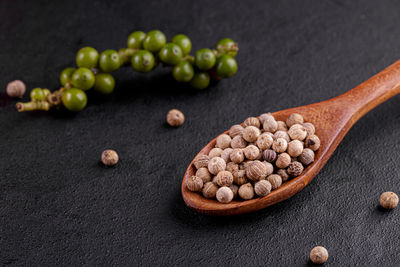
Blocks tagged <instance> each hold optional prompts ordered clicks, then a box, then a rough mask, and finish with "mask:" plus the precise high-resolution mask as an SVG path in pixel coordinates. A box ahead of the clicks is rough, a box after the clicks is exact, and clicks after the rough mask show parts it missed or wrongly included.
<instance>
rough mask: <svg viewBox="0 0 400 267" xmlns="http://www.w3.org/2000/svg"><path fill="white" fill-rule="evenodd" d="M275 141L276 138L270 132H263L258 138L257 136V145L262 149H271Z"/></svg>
mask: <svg viewBox="0 0 400 267" xmlns="http://www.w3.org/2000/svg"><path fill="white" fill-rule="evenodd" d="M273 142H274V139H273V138H272V137H271V136H270V135H268V134H265V133H263V134H261V135H260V136H259V137H258V138H257V142H256V144H257V146H258V147H259V148H260V149H262V150H265V149H269V148H270V147H271V146H272V143H273Z"/></svg>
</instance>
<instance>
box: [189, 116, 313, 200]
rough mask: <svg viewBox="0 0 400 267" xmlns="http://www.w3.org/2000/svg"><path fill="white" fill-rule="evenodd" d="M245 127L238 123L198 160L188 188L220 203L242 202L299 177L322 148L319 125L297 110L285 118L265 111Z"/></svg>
mask: <svg viewBox="0 0 400 267" xmlns="http://www.w3.org/2000/svg"><path fill="white" fill-rule="evenodd" d="M242 125H243V126H242ZM242 125H233V126H232V127H231V129H230V130H229V134H222V135H220V136H218V137H217V139H216V144H215V147H214V148H213V149H211V150H210V152H209V153H208V155H200V156H198V157H197V158H196V159H195V161H194V166H195V167H196V170H197V171H196V174H195V175H194V176H192V177H190V178H189V179H188V180H187V181H186V187H187V189H188V190H190V191H198V192H201V193H202V194H203V196H204V197H206V198H210V199H213V198H216V199H217V200H218V201H219V202H221V203H229V202H231V201H232V199H234V198H235V197H237V196H239V197H240V198H241V199H243V200H249V199H252V198H254V197H255V196H259V197H263V196H266V195H268V194H269V193H270V192H271V191H272V190H275V189H277V188H278V187H280V186H281V185H282V183H283V182H285V181H287V180H289V179H290V178H291V177H296V176H299V175H300V174H301V173H302V172H303V170H304V166H307V165H309V164H311V163H312V162H313V161H314V151H316V150H318V148H319V146H320V140H319V138H318V137H317V136H316V135H315V128H314V125H313V124H312V123H309V122H304V119H303V116H301V115H300V114H297V113H293V114H291V115H290V116H289V117H288V118H287V120H286V122H284V121H276V120H275V118H274V117H273V115H272V114H271V113H265V114H262V115H261V116H260V117H259V118H256V117H250V118H247V119H246V120H245V121H244V123H243V124H242Z"/></svg>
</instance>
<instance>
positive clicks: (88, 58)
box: [76, 46, 99, 69]
mask: <svg viewBox="0 0 400 267" xmlns="http://www.w3.org/2000/svg"><path fill="white" fill-rule="evenodd" d="M98 61H99V53H98V52H97V50H96V49H94V48H93V47H90V46H86V47H83V48H81V49H80V50H79V51H78V53H77V54H76V65H78V67H81V68H82V67H83V68H88V69H91V68H94V67H96V66H97V62H98Z"/></svg>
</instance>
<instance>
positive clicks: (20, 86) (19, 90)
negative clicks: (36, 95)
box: [6, 80, 26, 98]
mask: <svg viewBox="0 0 400 267" xmlns="http://www.w3.org/2000/svg"><path fill="white" fill-rule="evenodd" d="M6 91H7V95H8V96H9V97H13V98H22V97H23V96H24V94H25V92H26V86H25V83H24V82H23V81H20V80H15V81H12V82H9V83H8V84H7V89H6Z"/></svg>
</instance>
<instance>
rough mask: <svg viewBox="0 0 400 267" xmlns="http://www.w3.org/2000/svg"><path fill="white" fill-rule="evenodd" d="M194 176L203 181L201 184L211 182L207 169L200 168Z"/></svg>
mask: <svg viewBox="0 0 400 267" xmlns="http://www.w3.org/2000/svg"><path fill="white" fill-rule="evenodd" d="M196 176H197V177H199V178H200V179H201V180H203V183H207V182H209V181H211V173H210V172H209V171H208V169H207V168H205V167H201V168H199V169H198V170H197V171H196Z"/></svg>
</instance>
